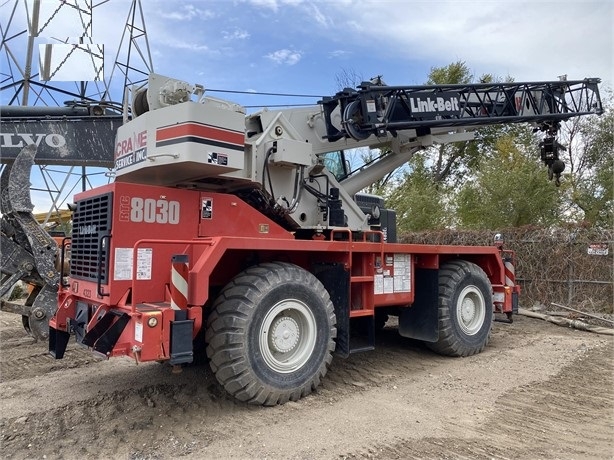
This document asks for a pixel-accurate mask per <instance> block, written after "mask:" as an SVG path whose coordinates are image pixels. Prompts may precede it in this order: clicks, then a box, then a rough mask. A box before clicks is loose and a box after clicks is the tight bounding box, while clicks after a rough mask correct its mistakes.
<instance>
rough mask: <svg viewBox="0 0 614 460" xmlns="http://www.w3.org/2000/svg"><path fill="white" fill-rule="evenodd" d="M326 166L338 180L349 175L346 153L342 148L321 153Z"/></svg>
mask: <svg viewBox="0 0 614 460" xmlns="http://www.w3.org/2000/svg"><path fill="white" fill-rule="evenodd" d="M320 158H321V159H322V162H323V163H324V166H326V169H328V170H329V171H330V172H331V173H332V174H333V175H334V176H335V178H336V179H337V180H338V181H341V180H343V179H345V178H346V177H347V175H348V170H347V164H346V162H345V155H344V154H343V151H342V150H335V151H334V152H328V153H325V154H323V155H320Z"/></svg>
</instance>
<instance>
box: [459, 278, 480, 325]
mask: <svg viewBox="0 0 614 460" xmlns="http://www.w3.org/2000/svg"><path fill="white" fill-rule="evenodd" d="M456 317H457V318H458V325H459V326H460V328H461V330H462V331H463V333H465V334H467V335H475V334H477V333H478V332H479V330H480V329H481V328H482V325H483V324H484V318H486V302H485V301H484V295H482V291H480V290H479V289H478V288H477V287H475V286H467V287H465V289H463V290H462V291H461V293H460V295H459V296H458V301H457V303H456Z"/></svg>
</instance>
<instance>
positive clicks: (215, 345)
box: [205, 262, 337, 405]
mask: <svg viewBox="0 0 614 460" xmlns="http://www.w3.org/2000/svg"><path fill="white" fill-rule="evenodd" d="M336 335H337V330H336V327H335V313H334V308H333V304H332V302H331V301H330V297H329V295H328V292H327V291H326V289H325V288H324V286H323V285H322V283H320V281H318V279H317V278H316V277H315V276H313V275H312V274H311V273H309V272H307V271H306V270H304V269H302V268H300V267H298V266H296V265H293V264H289V263H281V262H276V263H265V264H260V265H257V266H255V267H251V268H249V269H247V270H245V271H244V272H242V273H240V274H239V275H237V276H236V277H235V278H234V279H233V280H232V281H231V282H230V283H229V284H228V285H227V286H226V287H225V288H224V289H223V290H222V292H221V293H220V295H219V297H218V298H217V300H216V301H215V303H214V305H213V309H212V311H211V313H210V314H209V317H208V320H207V331H206V334H205V339H206V341H207V356H208V357H209V358H210V363H211V368H212V370H213V372H214V373H215V376H216V378H217V379H218V381H219V382H220V383H221V384H222V385H223V386H224V388H225V389H226V391H227V392H228V393H230V394H231V395H233V396H234V397H235V398H237V399H238V400H240V401H245V402H248V403H252V404H262V405H275V404H283V403H285V402H287V401H288V400H293V401H296V400H297V399H299V398H301V397H302V396H305V395H307V394H309V393H311V391H312V390H313V389H315V388H316V387H317V386H318V385H319V384H320V381H321V379H322V378H323V377H324V375H325V374H326V372H327V369H328V365H329V364H330V363H331V361H332V353H333V351H334V349H335V342H334V339H335V337H336Z"/></svg>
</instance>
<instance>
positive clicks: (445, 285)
mask: <svg viewBox="0 0 614 460" xmlns="http://www.w3.org/2000/svg"><path fill="white" fill-rule="evenodd" d="M492 319H493V301H492V287H491V285H490V281H489V280H488V277H487V276H486V273H484V271H483V270H482V269H481V268H480V267H479V266H477V265H475V264H473V263H471V262H467V261H464V260H457V261H453V262H448V263H446V264H444V265H442V266H441V268H440V270H439V340H438V341H437V342H435V343H427V345H428V346H429V347H430V348H431V349H432V350H434V351H436V352H438V353H441V354H444V355H449V356H470V355H474V354H476V353H479V352H481V351H482V350H483V349H484V347H486V344H487V343H488V339H489V336H490V329H491V326H492Z"/></svg>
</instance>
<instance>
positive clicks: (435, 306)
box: [399, 269, 439, 342]
mask: <svg viewBox="0 0 614 460" xmlns="http://www.w3.org/2000/svg"><path fill="white" fill-rule="evenodd" d="M415 285H416V297H415V299H414V303H413V305H412V306H411V307H409V308H405V309H403V311H402V313H401V315H400V316H399V334H401V335H402V336H403V337H408V338H410V339H417V340H422V341H424V342H437V340H439V302H438V300H439V270H429V269H418V270H416V284H415Z"/></svg>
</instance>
